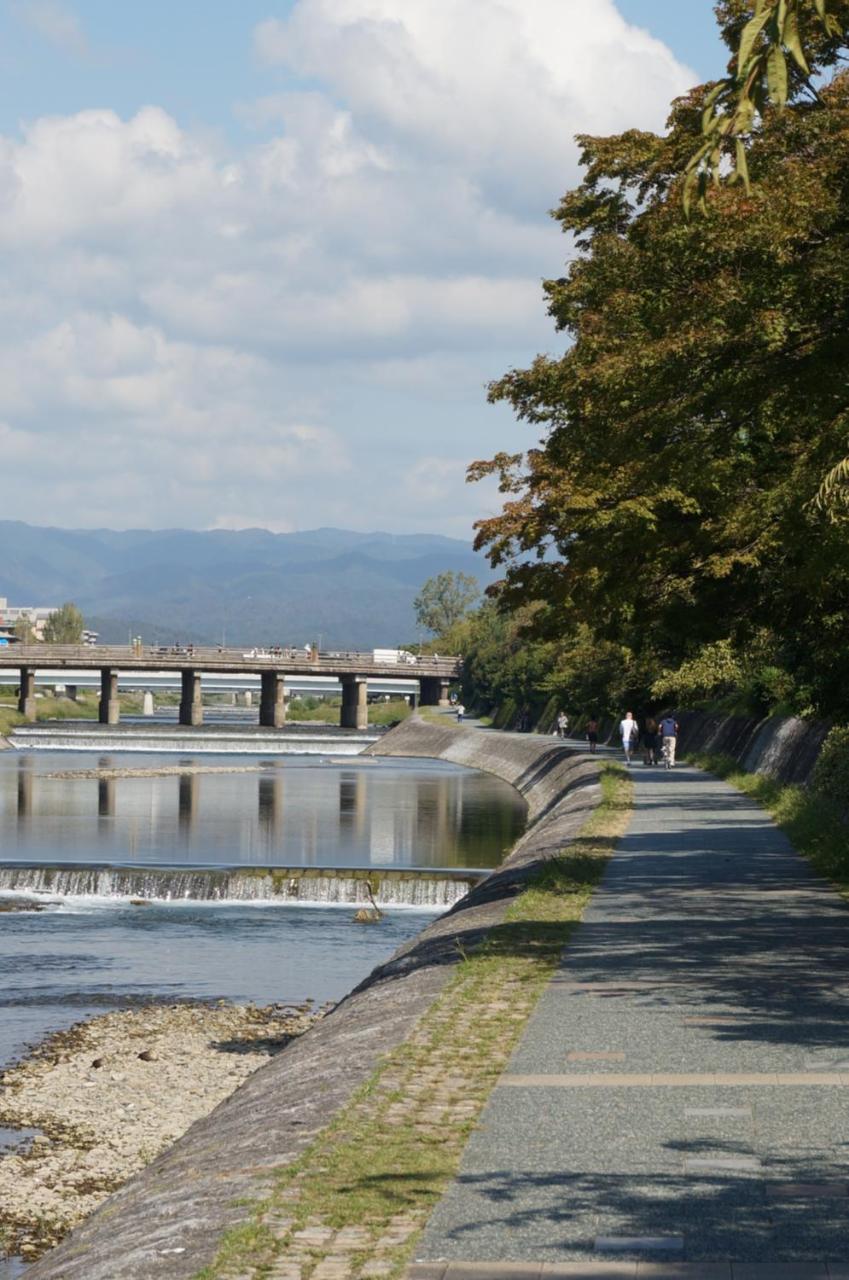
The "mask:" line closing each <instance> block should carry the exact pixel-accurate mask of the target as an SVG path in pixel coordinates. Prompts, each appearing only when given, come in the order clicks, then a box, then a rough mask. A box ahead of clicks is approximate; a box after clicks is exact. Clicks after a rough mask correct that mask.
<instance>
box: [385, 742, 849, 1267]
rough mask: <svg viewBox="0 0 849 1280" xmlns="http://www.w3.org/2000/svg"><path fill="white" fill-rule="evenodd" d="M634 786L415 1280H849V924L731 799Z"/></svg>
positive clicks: (654, 781) (663, 775) (653, 784)
mask: <svg viewBox="0 0 849 1280" xmlns="http://www.w3.org/2000/svg"><path fill="white" fill-rule="evenodd" d="M633 776H634V780H635V782H636V784H637V801H636V806H637V807H636V812H635V815H634V820H633V823H632V826H631V828H630V831H629V834H628V835H627V836H626V837H625V838H624V839H623V841H622V842H621V845H620V848H619V851H618V853H617V856H616V857H615V858H614V860H613V862H612V864H611V867H610V870H609V873H608V876H607V878H606V880H605V883H604V885H603V887H602V888H601V889H600V890H599V891H598V892H597V894H596V896H595V898H594V899H593V902H592V904H591V906H590V908H589V910H588V912H587V915H586V917H585V921H584V923H583V924H582V925H581V927H580V929H579V931H578V933H577V935H576V938H575V941H574V943H573V945H572V946H571V947H570V948H569V950H568V952H567V954H566V956H565V957H564V963H563V966H562V969H561V971H560V972H559V974H558V975H557V976H556V977H555V978H554V980H553V981H552V983H551V985H550V986H549V988H548V989H547V991H546V993H545V994H544V996H543V998H542V1000H541V1002H540V1004H539V1005H538V1007H537V1009H536V1011H535V1013H534V1015H533V1016H532V1018H531V1020H530V1022H529V1024H528V1027H527V1029H526V1032H525V1034H524V1036H523V1038H522V1040H521V1042H520V1044H519V1046H518V1048H517V1050H516V1053H515V1054H514V1056H513V1059H512V1062H511V1063H510V1065H509V1066H508V1068H507V1072H506V1074H505V1075H504V1076H503V1077H502V1079H501V1082H500V1086H499V1087H498V1088H496V1090H495V1091H494V1093H493V1095H492V1097H491V1099H490V1101H489V1103H488V1104H487V1107H486V1109H485V1111H484V1113H483V1116H482V1119H481V1125H480V1128H479V1129H478V1131H477V1132H476V1133H475V1134H474V1135H473V1137H472V1139H471V1140H470V1142H469V1144H468V1146H467V1148H466V1151H465V1154H464V1158H463V1163H462V1166H461V1170H460V1174H459V1175H458V1177H457V1179H456V1180H455V1182H454V1183H453V1184H452V1185H451V1187H450V1188H449V1190H448V1192H447V1194H446V1195H445V1197H444V1198H443V1200H442V1201H441V1202H440V1204H439V1205H438V1206H437V1208H436V1210H435V1212H434V1214H433V1216H432V1218H431V1220H430V1223H429V1225H428V1228H427V1230H426V1233H425V1236H424V1239H423V1242H422V1244H421V1246H420V1247H419V1250H418V1253H417V1265H414V1266H413V1267H411V1269H410V1272H409V1276H410V1277H411V1280H462V1278H465V1277H469V1278H471V1277H472V1276H474V1277H477V1278H478V1280H481V1278H482V1277H488V1278H490V1280H495V1278H496V1277H499V1278H501V1277H503V1278H504V1280H506V1278H507V1277H510V1280H513V1278H514V1277H515V1278H516V1280H531V1278H533V1280H537V1277H540V1276H543V1275H544V1276H546V1277H549V1278H550V1280H551V1278H553V1277H555V1276H558V1277H560V1276H562V1277H583V1276H586V1277H590V1276H593V1277H595V1280H599V1277H607V1276H611V1277H612V1276H617V1277H624V1276H632V1277H635V1276H638V1275H639V1276H669V1277H682V1278H684V1277H692V1278H693V1280H696V1278H698V1280H713V1277H723V1280H729V1278H730V1277H733V1278H734V1280H741V1278H742V1277H749V1278H750V1280H754V1277H762V1278H763V1280H796V1278H797V1277H798V1278H799V1280H802V1278H803V1277H804V1278H807V1277H813V1276H817V1277H825V1276H830V1277H832V1278H833V1280H836V1278H837V1277H842V1278H843V1280H849V1088H847V1086H849V912H847V908H846V906H845V905H844V903H843V902H842V900H841V899H840V898H839V897H838V896H837V895H836V894H835V893H834V892H833V891H832V890H831V889H830V888H829V887H828V886H827V885H826V884H824V883H823V882H821V881H819V880H817V879H816V877H815V876H814V875H813V874H812V873H811V871H810V870H809V868H808V865H807V863H805V862H804V861H803V860H802V859H800V858H799V857H798V856H797V855H796V854H795V853H794V852H793V850H792V849H791V848H790V846H789V844H788V842H787V841H786V840H785V838H784V837H783V835H782V834H781V833H780V832H779V831H778V830H777V829H776V828H775V826H774V825H773V824H772V823H771V821H770V820H769V818H768V817H767V816H766V815H765V814H764V813H763V811H762V810H760V809H758V808H757V807H756V806H754V805H752V804H751V803H750V802H749V801H748V800H747V799H746V798H745V797H743V796H741V795H740V794H738V793H737V792H736V791H734V790H732V789H731V788H730V787H728V786H727V785H725V784H724V783H722V782H719V781H717V780H715V779H712V778H709V777H708V776H707V775H705V774H703V773H700V772H699V771H697V770H695V769H690V768H686V767H679V768H678V769H676V770H675V771H673V772H665V771H663V770H654V769H652V770H649V769H644V768H643V767H642V766H641V765H638V766H635V767H634V769H633ZM470 1264H473V1265H470ZM499 1264H500V1265H499ZM509 1264H512V1265H509Z"/></svg>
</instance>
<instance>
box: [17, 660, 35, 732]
mask: <svg viewBox="0 0 849 1280" xmlns="http://www.w3.org/2000/svg"><path fill="white" fill-rule="evenodd" d="M18 710H19V711H20V713H21V715H22V716H26V718H27V720H34V719H35V672H34V671H33V669H32V667H21V691H20V693H19V694H18Z"/></svg>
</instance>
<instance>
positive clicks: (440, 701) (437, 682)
mask: <svg viewBox="0 0 849 1280" xmlns="http://www.w3.org/2000/svg"><path fill="white" fill-rule="evenodd" d="M450 683H451V682H450V681H449V680H445V679H443V677H442V676H422V678H421V680H419V687H420V689H421V699H420V704H421V706H423V707H447V706H448V705H449V704H448V686H449V684H450Z"/></svg>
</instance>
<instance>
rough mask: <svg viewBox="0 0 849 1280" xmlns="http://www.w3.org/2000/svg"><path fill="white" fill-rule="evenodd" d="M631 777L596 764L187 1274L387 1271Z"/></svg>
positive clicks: (580, 893) (529, 992)
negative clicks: (566, 837) (322, 1113)
mask: <svg viewBox="0 0 849 1280" xmlns="http://www.w3.org/2000/svg"><path fill="white" fill-rule="evenodd" d="M632 795H633V790H632V783H631V781H630V779H628V777H627V776H626V775H625V773H624V771H622V770H621V769H620V768H619V767H618V766H616V765H613V764H605V765H604V766H603V773H602V799H601V803H600V805H599V807H598V808H597V809H596V811H595V812H594V814H593V815H592V817H591V818H590V819H589V820H588V821H587V822H586V823H585V825H584V827H583V828H582V829H581V831H580V832H579V833H578V836H577V837H576V839H575V840H574V841H572V842H571V843H570V844H569V845H568V846H567V847H566V848H565V849H564V850H563V855H562V857H561V858H559V859H556V860H554V861H552V862H550V863H548V864H547V865H546V867H545V868H544V869H543V871H542V872H541V873H540V875H539V877H538V878H537V880H536V881H535V883H533V884H532V885H531V886H530V887H529V888H528V890H527V891H526V892H524V893H523V894H522V895H521V896H520V897H519V898H517V899H516V901H515V902H514V903H513V904H511V906H510V909H509V911H508V912H507V915H506V917H505V919H504V922H503V923H502V924H501V925H499V926H497V927H496V928H495V929H493V930H492V931H491V932H490V934H489V935H488V939H487V941H486V943H485V944H484V945H483V946H482V947H480V948H479V949H477V950H476V951H474V952H472V953H471V954H469V955H464V956H463V958H462V960H461V961H460V963H459V965H458V968H457V972H456V974H455V975H454V977H453V978H452V979H451V981H450V982H449V984H448V986H447V987H446V988H445V990H444V991H443V992H442V994H441V995H440V997H439V998H438V999H437V1000H436V1001H435V1002H434V1004H433V1006H432V1007H431V1009H430V1010H429V1011H428V1013H427V1014H425V1016H424V1017H423V1018H422V1019H421V1021H420V1022H419V1024H418V1026H417V1027H416V1029H415V1031H414V1032H413V1034H412V1035H411V1036H410V1037H409V1038H408V1039H407V1040H406V1041H405V1043H404V1044H403V1045H401V1046H400V1047H399V1048H398V1049H397V1050H396V1051H395V1052H394V1053H392V1054H390V1055H389V1056H388V1057H387V1059H386V1061H385V1062H384V1063H383V1065H382V1066H381V1067H380V1068H379V1070H378V1071H377V1072H376V1073H375V1074H374V1075H373V1077H372V1078H371V1079H370V1080H369V1081H368V1082H367V1083H366V1084H365V1085H364V1086H363V1087H362V1088H361V1089H360V1090H359V1091H358V1093H357V1094H356V1095H355V1097H354V1099H353V1100H352V1102H351V1104H350V1106H349V1107H348V1108H346V1110H345V1111H344V1112H343V1113H342V1114H341V1115H340V1116H339V1117H338V1118H337V1119H336V1120H335V1121H334V1122H333V1123H332V1124H331V1125H330V1126H329V1127H328V1128H327V1129H326V1130H325V1131H324V1133H323V1134H322V1135H321V1136H320V1137H319V1138H318V1139H317V1140H316V1141H315V1142H314V1143H313V1144H312V1146H311V1147H310V1148H309V1149H308V1150H307V1151H306V1152H305V1153H304V1154H303V1155H302V1156H301V1158H300V1159H299V1160H298V1161H297V1162H296V1163H295V1164H292V1165H287V1166H286V1167H285V1168H283V1169H281V1170H280V1171H279V1173H278V1174H277V1175H276V1176H275V1177H274V1180H273V1184H272V1185H271V1187H270V1189H269V1194H268V1196H267V1199H266V1200H265V1201H264V1202H263V1203H262V1204H259V1205H257V1206H256V1208H255V1211H254V1214H253V1216H252V1218H251V1220H250V1221H249V1222H248V1223H247V1224H246V1225H244V1226H242V1227H240V1228H236V1229H235V1230H233V1231H231V1232H230V1233H229V1234H228V1235H227V1236H225V1238H224V1241H223V1243H222V1247H221V1249H220V1251H219V1254H218V1257H217V1258H216V1260H215V1261H214V1262H213V1264H212V1265H211V1266H209V1267H207V1268H205V1269H204V1270H203V1271H201V1272H199V1273H198V1275H197V1277H196V1280H395V1278H396V1277H400V1276H401V1275H402V1274H403V1272H404V1269H405V1268H406V1266H407V1263H408V1262H409V1260H410V1258H411V1256H412V1253H413V1250H414V1247H415V1243H416V1241H417V1239H418V1236H419V1234H420V1232H421V1231H422V1229H423V1228H424V1225H425V1223H426V1221H427V1219H428V1216H429V1214H430V1211H431V1209H432V1208H433V1206H434V1205H435V1203H436V1201H437V1200H438V1199H439V1197H440V1195H441V1194H442V1192H443V1191H444V1189H445V1187H446V1186H447V1184H448V1182H449V1181H450V1179H451V1178H452V1177H453V1176H454V1175H455V1173H456V1171H457V1168H458V1166H459V1163H460V1157H461V1155H462V1152H463V1148H464V1147H465V1144H466V1141H467V1139H468V1137H469V1135H470V1133H471V1132H472V1130H473V1129H474V1127H475V1125H476V1124H477V1120H478V1116H479V1114H480V1111H481V1109H482V1107H483V1105H484V1103H485V1102H486V1100H487V1098H488V1096H489V1093H490V1091H491V1089H492V1087H493V1085H494V1084H495V1082H496V1080H497V1079H498V1077H499V1076H500V1075H501V1073H502V1071H503V1069H504V1067H505V1065H506V1063H507V1061H508V1059H509V1057H510V1055H511V1054H512V1052H513V1049H514V1047H515V1045H516V1043H517V1041H518V1039H519V1036H520V1035H521V1033H522V1031H523V1029H524V1026H525V1023H526V1022H527V1019H528V1017H529V1015H530V1013H531V1011H532V1010H533V1008H534V1005H535V1004H536V1002H537V1000H538V998H539V996H540V995H541V993H542V991H543V989H544V987H545V985H546V983H547V982H548V981H549V979H550V978H551V976H552V975H553V973H554V972H555V970H556V969H557V967H558V964H559V962H560V956H561V952H562V950H563V947H564V946H565V945H566V944H567V943H568V941H569V939H570V937H571V934H572V931H573V930H574V928H575V926H576V924H577V923H578V921H579V920H580V919H581V917H582V915H583V912H584V909H585V907H586V905H587V903H588V901H589V899H590V896H591V894H592V892H593V889H594V888H595V887H596V885H597V884H598V883H599V881H600V880H601V877H602V875H603V873H604V869H605V866H606V864H607V861H608V859H609V857H610V855H611V853H612V852H613V848H614V845H615V843H616V840H617V839H618V838H619V836H621V835H622V834H623V833H624V831H625V830H626V828H627V826H628V822H629V820H630V812H631V804H632Z"/></svg>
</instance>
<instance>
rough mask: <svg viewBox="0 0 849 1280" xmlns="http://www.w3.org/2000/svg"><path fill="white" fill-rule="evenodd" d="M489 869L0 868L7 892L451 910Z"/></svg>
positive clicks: (0, 887)
mask: <svg viewBox="0 0 849 1280" xmlns="http://www.w3.org/2000/svg"><path fill="white" fill-rule="evenodd" d="M486 874H487V872H484V871H480V872H478V871H471V870H470V871H466V870H463V871H456V872H452V871H450V870H449V871H442V870H439V871H435V870H424V871H421V870H404V871H388V870H386V869H385V868H380V869H379V870H373V869H371V868H341V869H338V868H334V867H256V868H250V869H243V868H238V869H229V868H228V869H226V870H221V871H216V870H207V869H201V870H196V869H194V868H182V867H115V866H103V865H100V866H97V865H91V864H89V865H79V864H78V865H73V866H56V865H54V866H32V865H22V864H18V865H17V866H16V865H7V866H0V892H7V893H18V894H24V895H26V894H48V895H50V896H53V897H57V898H59V897H60V898H76V897H88V898H91V897H95V898H114V899H115V900H116V901H117V900H120V899H130V898H136V899H145V900H146V901H157V902H277V903H285V902H291V903H294V902H302V903H310V904H320V905H322V906H334V905H339V906H343V905H347V904H350V905H351V906H358V905H367V904H368V903H369V901H370V895H371V896H373V897H374V899H375V901H376V902H377V903H378V904H379V905H380V906H382V907H420V908H423V909H434V910H444V909H445V908H447V907H452V906H454V904H455V903H457V902H459V901H460V899H461V898H464V897H465V895H466V894H467V893H468V892H469V890H470V889H472V888H474V886H475V885H476V884H477V883H478V882H479V881H480V880H482V879H483V878H484V876H485V875H486Z"/></svg>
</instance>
